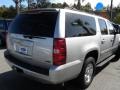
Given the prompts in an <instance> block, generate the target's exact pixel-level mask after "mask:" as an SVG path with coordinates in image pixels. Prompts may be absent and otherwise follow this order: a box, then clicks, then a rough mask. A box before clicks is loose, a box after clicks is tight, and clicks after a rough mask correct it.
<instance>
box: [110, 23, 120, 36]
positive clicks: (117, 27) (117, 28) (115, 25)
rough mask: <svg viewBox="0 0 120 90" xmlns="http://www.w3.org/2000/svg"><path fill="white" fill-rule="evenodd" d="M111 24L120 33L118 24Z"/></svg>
mask: <svg viewBox="0 0 120 90" xmlns="http://www.w3.org/2000/svg"><path fill="white" fill-rule="evenodd" d="M112 25H113V26H114V28H115V30H116V31H117V32H118V34H120V26H119V25H117V24H114V23H113V24H112Z"/></svg>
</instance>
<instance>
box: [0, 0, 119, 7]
mask: <svg viewBox="0 0 120 90" xmlns="http://www.w3.org/2000/svg"><path fill="white" fill-rule="evenodd" d="M51 1H53V2H64V1H65V2H67V3H68V4H73V3H74V2H75V1H74V0H51ZM110 1H111V0H84V2H83V3H82V5H85V4H86V3H88V2H90V3H91V6H92V8H93V9H94V7H95V6H96V4H97V3H98V2H103V5H104V6H108V5H110ZM119 3H120V0H113V6H117V5H118V4H119ZM2 5H6V6H7V7H9V6H10V5H13V6H15V4H14V2H13V1H12V0H0V6H2Z"/></svg>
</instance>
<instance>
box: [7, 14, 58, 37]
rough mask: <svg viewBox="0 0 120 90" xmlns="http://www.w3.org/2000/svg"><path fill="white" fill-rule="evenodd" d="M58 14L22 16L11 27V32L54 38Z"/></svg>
mask: <svg viewBox="0 0 120 90" xmlns="http://www.w3.org/2000/svg"><path fill="white" fill-rule="evenodd" d="M57 16H58V12H40V13H37V14H33V13H32V14H20V15H18V16H17V17H16V19H15V20H14V21H13V23H12V24H11V25H10V29H9V32H11V33H16V34H24V35H33V36H42V37H53V35H54V29H55V25H56V20H57Z"/></svg>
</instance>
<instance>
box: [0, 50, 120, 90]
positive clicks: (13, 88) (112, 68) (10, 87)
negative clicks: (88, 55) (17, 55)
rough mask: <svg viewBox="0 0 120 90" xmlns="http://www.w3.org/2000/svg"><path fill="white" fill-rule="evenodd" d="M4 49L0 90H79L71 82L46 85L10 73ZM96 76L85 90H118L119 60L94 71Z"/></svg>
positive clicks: (0, 58)
mask: <svg viewBox="0 0 120 90" xmlns="http://www.w3.org/2000/svg"><path fill="white" fill-rule="evenodd" d="M4 50H5V49H1V50H0V90H81V89H80V87H79V85H77V86H76V85H74V84H73V82H72V81H70V82H67V83H65V86H64V87H62V86H61V85H47V84H42V83H40V82H37V81H34V80H31V79H29V78H27V77H24V76H22V75H19V74H18V73H16V72H15V71H12V70H11V68H10V67H9V66H8V64H7V63H6V62H5V59H4V55H3V52H4ZM96 71H97V72H96V76H95V78H94V80H93V82H92V84H91V85H90V87H89V88H88V89H86V90H120V60H119V59H113V60H112V61H111V62H109V63H107V64H105V65H104V66H102V67H98V68H97V70H96Z"/></svg>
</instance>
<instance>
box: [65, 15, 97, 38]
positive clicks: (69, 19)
mask: <svg viewBox="0 0 120 90" xmlns="http://www.w3.org/2000/svg"><path fill="white" fill-rule="evenodd" d="M65 24H66V25H65V30H66V31H65V32H66V37H81V36H91V35H95V34H96V23H95V19H94V18H93V17H90V16H85V15H80V14H73V13H66V21H65Z"/></svg>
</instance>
